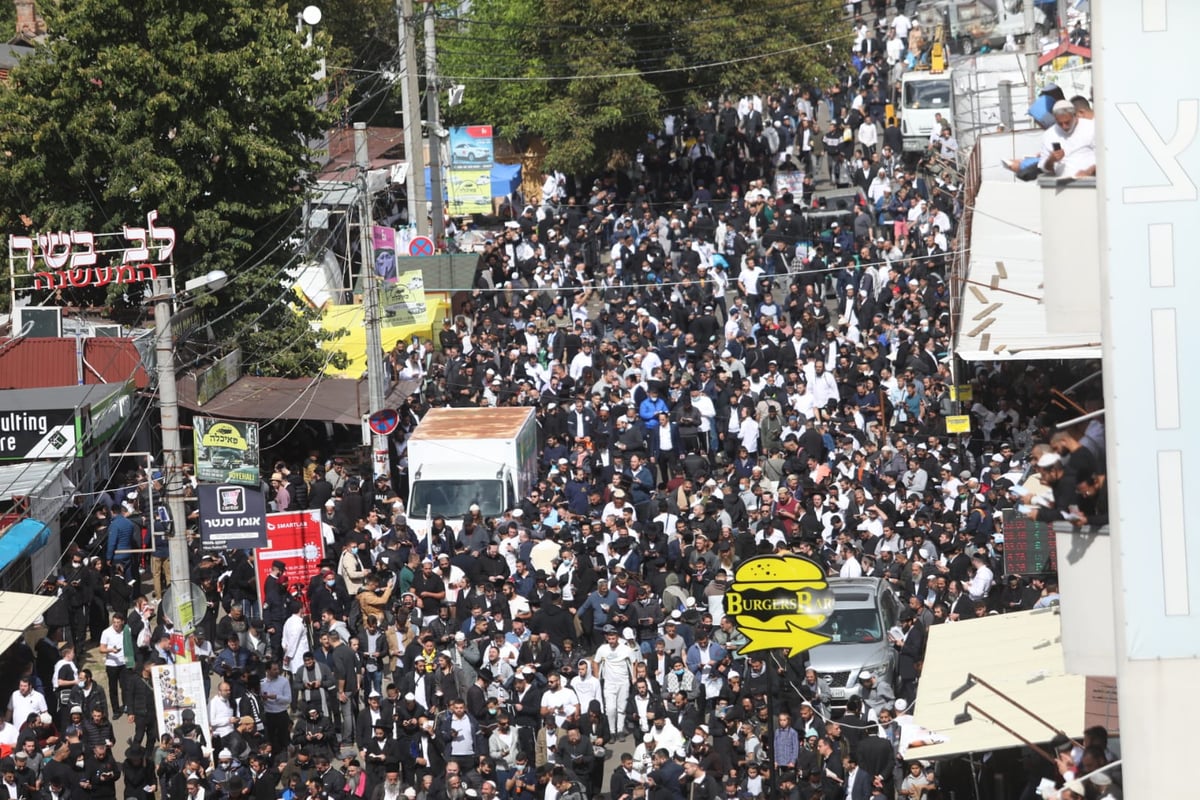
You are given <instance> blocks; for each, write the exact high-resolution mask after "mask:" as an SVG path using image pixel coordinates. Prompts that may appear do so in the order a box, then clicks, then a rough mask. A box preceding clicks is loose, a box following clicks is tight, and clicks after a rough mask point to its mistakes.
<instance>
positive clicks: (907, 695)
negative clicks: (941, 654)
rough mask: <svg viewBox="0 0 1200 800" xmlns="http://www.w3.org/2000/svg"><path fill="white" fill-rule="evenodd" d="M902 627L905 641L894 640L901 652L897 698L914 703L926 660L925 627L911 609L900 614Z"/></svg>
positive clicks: (897, 667)
mask: <svg viewBox="0 0 1200 800" xmlns="http://www.w3.org/2000/svg"><path fill="white" fill-rule="evenodd" d="M900 627H901V628H902V629H903V630H904V639H903V641H896V640H893V644H895V645H896V646H897V647H898V649H899V650H900V658H899V660H898V662H897V664H896V677H897V681H896V696H897V697H898V698H899V697H902V698H904V699H905V700H907V701H908V702H909V703H912V702H913V700H915V699H916V696H917V679H918V678H919V677H920V676H921V673H920V669H919V664H920V663H921V662H922V661H923V660H924V659H925V635H926V634H925V626H924V625H922V624H921V622H920V621H919V620H918V619H917V614H916V612H915V611H913V610H912V609H911V608H906V609H904V610H903V611H901V612H900Z"/></svg>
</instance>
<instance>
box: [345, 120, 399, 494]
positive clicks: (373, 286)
mask: <svg viewBox="0 0 1200 800" xmlns="http://www.w3.org/2000/svg"><path fill="white" fill-rule="evenodd" d="M354 163H355V164H357V165H358V172H359V178H360V184H361V189H360V192H361V194H360V195H359V199H360V200H361V201H362V205H361V206H360V208H359V231H358V241H359V248H360V250H361V252H362V272H361V276H362V278H361V283H362V294H363V327H365V328H366V330H367V395H368V397H367V399H368V402H369V403H370V406H369V407H370V411H371V413H372V414H374V413H375V412H377V411H382V410H383V403H384V382H385V381H386V376H385V375H384V371H383V335H382V333H381V331H380V318H379V276H377V275H376V274H375V253H374V247H373V246H372V242H371V233H372V228H373V227H374V223H373V222H372V219H371V217H372V215H371V192H370V186H369V185H368V181H367V171H368V170H369V169H370V168H371V158H370V155H369V154H368V152H367V123H365V122H356V123H354ZM388 456H389V453H388V440H387V437H386V436H380V435H379V434H377V433H372V434H371V463H372V465H373V470H374V472H375V477H379V476H380V475H390V474H391V464H390V459H389V457H388Z"/></svg>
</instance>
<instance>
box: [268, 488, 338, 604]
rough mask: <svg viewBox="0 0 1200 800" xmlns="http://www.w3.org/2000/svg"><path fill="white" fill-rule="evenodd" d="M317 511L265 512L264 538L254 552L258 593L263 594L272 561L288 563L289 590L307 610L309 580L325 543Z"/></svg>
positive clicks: (318, 567) (318, 563)
mask: <svg viewBox="0 0 1200 800" xmlns="http://www.w3.org/2000/svg"><path fill="white" fill-rule="evenodd" d="M321 527H322V526H321V512H320V511H316V510H314V511H283V512H280V513H278V514H268V515H267V542H266V544H265V545H263V546H262V547H260V548H258V549H257V550H256V551H255V552H254V568H255V570H256V571H257V573H258V596H259V597H260V598H262V597H265V596H266V589H265V588H264V587H265V586H266V582H267V576H269V575H270V574H271V563H272V562H274V561H282V562H283V563H284V564H285V565H287V583H288V594H290V595H291V596H292V597H295V598H296V599H298V600H299V601H300V602H301V603H302V604H303V606H304V608H305V610H306V611H307V610H308V582H309V581H310V580H312V578H313V576H314V575H316V574H317V573H318V572H319V571H320V568H321V556H322V553H323V552H324V545H323V543H322V537H321Z"/></svg>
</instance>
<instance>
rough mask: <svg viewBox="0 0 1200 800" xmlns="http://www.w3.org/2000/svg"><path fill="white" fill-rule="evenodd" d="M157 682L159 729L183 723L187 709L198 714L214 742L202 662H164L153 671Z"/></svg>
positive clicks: (155, 687) (174, 726) (200, 722)
mask: <svg viewBox="0 0 1200 800" xmlns="http://www.w3.org/2000/svg"><path fill="white" fill-rule="evenodd" d="M150 682H151V683H152V684H153V685H154V703H155V706H156V708H157V711H158V729H159V730H160V731H173V730H175V729H176V728H178V727H179V726H180V725H182V724H183V712H184V711H188V710H191V711H193V712H195V714H196V724H197V725H199V726H200V729H201V730H203V731H204V733H205V736H206V737H207V739H208V741H210V742H211V741H212V735H211V732H210V731H211V729H210V728H209V725H208V698H207V697H206V696H205V694H204V675H203V673H202V671H201V666H200V662H198V661H191V662H187V663H177V664H162V665H160V666H157V667H152V668H151V670H150Z"/></svg>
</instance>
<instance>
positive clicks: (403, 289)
mask: <svg viewBox="0 0 1200 800" xmlns="http://www.w3.org/2000/svg"><path fill="white" fill-rule="evenodd" d="M379 307H380V309H382V314H383V327H385V328H391V327H394V326H397V325H428V324H429V307H428V306H427V305H426V304H425V277H424V275H422V274H421V270H419V269H413V270H409V271H407V272H402V273H400V275H399V276H398V280H397V281H396V282H395V283H388V284H384V285H383V286H380V287H379Z"/></svg>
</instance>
